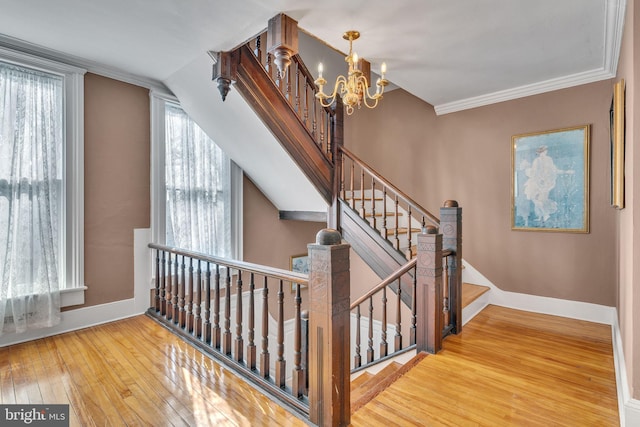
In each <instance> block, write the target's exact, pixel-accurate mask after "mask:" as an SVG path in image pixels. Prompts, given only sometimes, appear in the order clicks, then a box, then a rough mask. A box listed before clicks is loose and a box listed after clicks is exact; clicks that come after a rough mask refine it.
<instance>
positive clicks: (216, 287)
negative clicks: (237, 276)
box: [211, 264, 222, 350]
mask: <svg viewBox="0 0 640 427" xmlns="http://www.w3.org/2000/svg"><path fill="white" fill-rule="evenodd" d="M213 279H214V280H213V327H212V328H211V340H212V344H211V346H212V347H213V348H216V349H218V350H220V346H221V344H222V343H221V342H220V341H221V340H220V264H216V274H215V276H214V277H213Z"/></svg>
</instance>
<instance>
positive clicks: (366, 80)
mask: <svg viewBox="0 0 640 427" xmlns="http://www.w3.org/2000/svg"><path fill="white" fill-rule="evenodd" d="M359 37H360V33H359V32H358V31H353V30H352V31H347V32H345V33H344V35H343V36H342V38H344V39H345V40H348V41H349V54H348V55H347V56H346V57H345V58H344V60H345V62H346V63H347V64H348V70H347V76H346V77H345V76H342V75H340V76H338V77H337V79H336V82H335V85H334V86H333V90H332V92H331V93H330V94H329V95H328V94H326V93H324V91H323V86H324V85H325V84H326V83H327V81H326V80H325V79H324V78H322V71H323V68H322V64H318V74H319V76H318V78H317V79H316V80H315V82H314V83H315V84H316V86H318V92H317V93H316V94H315V97H316V98H317V99H318V100H319V101H320V104H321V105H322V106H323V107H330V106H331V105H332V104H333V103H334V102H335V101H336V99H339V98H341V99H342V103H343V104H344V108H345V111H346V113H347V115H351V114H353V112H354V111H355V107H357V108H360V107H362V106H363V105H364V106H365V107H367V108H375V107H376V106H377V105H378V101H380V100H381V99H382V94H383V92H384V88H385V86H387V85H388V84H389V81H388V80H387V79H386V78H385V73H386V72H387V64H386V63H384V62H383V63H382V65H381V67H380V74H381V78H379V79H378V80H377V81H376V91H375V93H374V94H373V95H371V94H370V93H369V86H370V82H371V64H370V63H369V62H368V61H366V60H364V59H359V58H358V54H357V53H355V52H354V51H353V41H354V40H357V39H358V38H359ZM361 62H362V63H361Z"/></svg>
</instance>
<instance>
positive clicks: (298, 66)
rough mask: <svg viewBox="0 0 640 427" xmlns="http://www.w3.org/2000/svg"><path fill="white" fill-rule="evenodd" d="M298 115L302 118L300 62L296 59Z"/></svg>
mask: <svg viewBox="0 0 640 427" xmlns="http://www.w3.org/2000/svg"><path fill="white" fill-rule="evenodd" d="M294 110H295V112H296V114H297V115H298V117H300V118H302V115H301V114H300V64H299V63H298V62H297V61H296V103H295V108H294Z"/></svg>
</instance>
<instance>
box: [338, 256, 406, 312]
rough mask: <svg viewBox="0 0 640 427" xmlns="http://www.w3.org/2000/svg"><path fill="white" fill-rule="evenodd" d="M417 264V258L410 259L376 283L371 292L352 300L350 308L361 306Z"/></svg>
mask: <svg viewBox="0 0 640 427" xmlns="http://www.w3.org/2000/svg"><path fill="white" fill-rule="evenodd" d="M415 266H416V258H413V259H411V260H409V261H408V262H407V263H406V264H405V265H403V266H402V267H400V268H399V269H397V270H396V271H394V272H393V273H391V275H390V276H389V277H387V278H386V279H384V280H383V281H382V282H380V283H379V284H378V285H376V286H374V287H373V288H371V290H370V291H369V292H367V293H366V294H364V295H363V296H361V297H360V298H358V299H357V300H355V301H354V302H352V303H351V306H350V309H351V310H353V309H354V308H356V307H357V306H359V305H360V304H362V303H363V302H365V301H367V300H368V299H369V298H371V297H372V296H373V295H375V294H376V293H378V292H379V291H380V290H382V289H383V288H385V287H387V286H389V285H390V284H391V283H393V282H394V281H396V280H398V278H399V277H400V276H402V275H403V274H405V273H406V272H408V271H409V270H411V269H412V268H413V267H415Z"/></svg>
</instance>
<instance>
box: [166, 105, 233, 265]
mask: <svg viewBox="0 0 640 427" xmlns="http://www.w3.org/2000/svg"><path fill="white" fill-rule="evenodd" d="M229 168H230V161H229V159H228V157H227V156H226V155H225V154H224V152H223V151H222V150H221V149H220V148H219V147H218V146H217V145H216V144H215V143H214V142H213V141H212V140H211V139H210V138H209V137H208V136H207V135H206V134H205V133H204V132H203V131H202V129H200V127H199V126H198V125H197V124H196V123H195V122H194V121H193V120H191V119H190V118H189V116H188V115H187V114H186V113H185V112H184V111H183V110H182V109H181V108H180V107H177V106H175V105H172V104H169V103H167V104H166V107H165V182H166V215H167V218H166V231H167V236H166V238H167V241H166V242H167V245H169V246H175V247H179V248H184V249H191V250H194V251H198V252H203V253H206V254H210V255H217V256H222V257H227V258H231V257H232V252H231V209H230V208H231V200H230V194H231V189H230V170H229Z"/></svg>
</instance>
